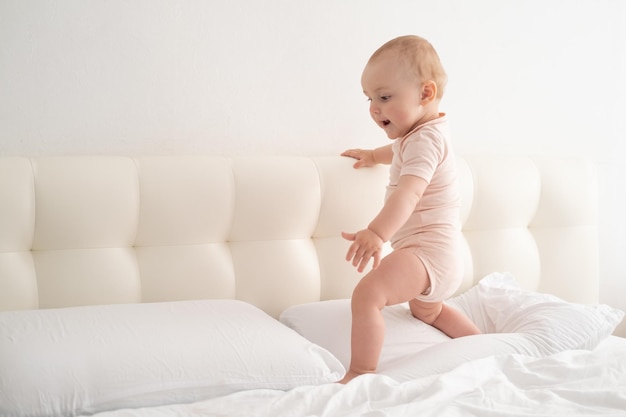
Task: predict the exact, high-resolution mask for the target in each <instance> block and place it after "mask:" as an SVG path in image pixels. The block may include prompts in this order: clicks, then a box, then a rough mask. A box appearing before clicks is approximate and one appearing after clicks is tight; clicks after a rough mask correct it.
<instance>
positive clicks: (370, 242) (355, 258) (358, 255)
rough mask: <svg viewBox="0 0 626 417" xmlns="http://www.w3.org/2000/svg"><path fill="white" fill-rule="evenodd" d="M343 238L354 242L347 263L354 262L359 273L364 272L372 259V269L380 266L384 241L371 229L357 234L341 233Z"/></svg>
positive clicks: (347, 256) (349, 250)
mask: <svg viewBox="0 0 626 417" xmlns="http://www.w3.org/2000/svg"><path fill="white" fill-rule="evenodd" d="M341 236H342V237H343V238H344V239H346V240H349V241H351V242H352V245H350V248H349V249H348V253H347V254H346V261H350V260H351V261H352V265H353V266H355V267H357V270H358V271H359V272H363V270H364V269H365V267H366V266H367V263H368V262H369V260H370V258H372V257H374V264H373V265H372V269H376V268H378V265H380V254H381V251H382V248H383V240H382V239H381V238H380V236H378V235H377V234H376V233H374V232H373V231H371V230H370V229H364V230H361V231H359V232H356V233H346V232H341Z"/></svg>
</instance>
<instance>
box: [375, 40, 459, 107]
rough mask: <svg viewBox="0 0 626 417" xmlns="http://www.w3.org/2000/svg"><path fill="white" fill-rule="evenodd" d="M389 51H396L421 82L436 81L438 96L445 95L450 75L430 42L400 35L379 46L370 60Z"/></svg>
mask: <svg viewBox="0 0 626 417" xmlns="http://www.w3.org/2000/svg"><path fill="white" fill-rule="evenodd" d="M388 52H393V53H395V54H396V56H397V57H398V59H400V60H401V61H402V62H403V63H404V64H406V65H407V67H408V69H409V71H411V72H412V75H413V76H415V77H416V79H418V80H419V81H420V82H422V83H423V82H428V81H432V82H434V83H435V84H436V85H437V98H441V97H442V96H443V91H444V89H445V87H446V82H447V81H448V76H447V75H446V71H445V70H444V69H443V65H442V64H441V60H440V59H439V55H438V54H437V51H435V48H433V46H432V45H431V44H430V42H428V41H427V40H426V39H424V38H421V37H419V36H415V35H407V36H400V37H398V38H395V39H392V40H390V41H389V42H387V43H385V44H384V45H383V46H381V47H380V48H378V49H377V50H376V51H375V52H374V53H373V54H372V56H371V57H370V59H369V61H368V62H372V61H373V60H375V59H376V58H378V57H380V56H381V55H383V54H385V53H388Z"/></svg>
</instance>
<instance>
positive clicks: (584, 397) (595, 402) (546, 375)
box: [96, 345, 626, 417]
mask: <svg viewBox="0 0 626 417" xmlns="http://www.w3.org/2000/svg"><path fill="white" fill-rule="evenodd" d="M623 346H624V345H621V347H616V348H611V349H603V350H600V351H596V352H588V351H567V352H562V353H559V354H556V355H553V356H550V357H547V358H543V359H534V358H530V357H526V356H521V355H507V356H496V357H488V358H484V359H479V360H475V361H472V362H468V363H465V364H463V365H461V366H459V367H457V368H455V369H453V370H452V371H450V372H447V373H444V374H440V375H434V376H430V377H426V378H420V379H416V380H412V381H408V382H404V383H398V382H396V381H394V380H393V379H391V378H390V377H387V376H383V375H364V376H361V377H359V378H356V379H354V380H353V381H352V382H350V383H349V384H348V385H346V386H342V385H339V384H327V385H320V386H308V387H299V388H296V389H293V390H291V391H287V392H283V391H275V390H253V391H243V392H238V393H235V394H231V395H228V396H224V397H219V398H214V399H211V400H208V401H203V402H198V403H194V404H183V405H172V406H163V407H157V408H150V409H136V410H117V411H113V412H105V413H99V414H97V415H96V416H97V417H147V416H149V417H161V416H162V417H173V416H187V417H192V416H193V417H207V416H211V417H231V416H232V417H234V416H237V417H241V416H248V417H257V416H258V417H261V416H262V417H280V416H294V417H295V416H298V417H299V416H320V417H321V416H324V417H326V416H328V417H330V416H332V417H334V416H372V417H373V416H377V417H378V416H417V415H419V416H436V417H441V416H446V417H455V416H463V417H467V416H480V417H490V416H499V417H500V416H533V417H539V416H550V417H554V416H568V417H571V416H621V417H623V416H626V348H624V347H623Z"/></svg>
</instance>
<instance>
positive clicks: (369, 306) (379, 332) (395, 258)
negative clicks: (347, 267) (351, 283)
mask: <svg viewBox="0 0 626 417" xmlns="http://www.w3.org/2000/svg"><path fill="white" fill-rule="evenodd" d="M429 285H430V281H429V279H428V274H427V272H426V269H425V268H424V265H423V264H422V262H421V261H420V260H419V259H418V258H417V257H416V256H415V255H414V254H413V253H412V250H411V249H409V250H404V249H400V250H398V251H394V252H392V253H391V254H390V255H388V256H387V257H386V258H385V259H383V260H382V262H381V264H380V266H379V267H378V268H377V269H375V270H372V271H371V272H369V273H368V274H367V275H366V276H365V277H363V279H362V280H361V281H360V282H359V284H358V285H357V286H356V288H355V289H354V293H353V294H352V336H351V343H352V347H351V353H352V357H351V360H350V370H349V371H348V373H347V374H346V376H345V377H344V378H343V379H342V380H341V381H339V382H341V383H346V382H349V381H350V380H351V379H353V378H354V377H356V376H358V375H361V374H364V373H371V372H375V371H376V367H377V366H378V359H379V357H380V352H381V350H382V346H383V341H384V337H385V323H384V320H383V317H382V314H381V310H382V309H383V307H385V306H387V305H393V304H399V303H403V302H406V301H409V300H410V299H412V298H414V297H415V296H417V295H418V294H421V293H423V292H424V291H425V290H426V288H428V286H429Z"/></svg>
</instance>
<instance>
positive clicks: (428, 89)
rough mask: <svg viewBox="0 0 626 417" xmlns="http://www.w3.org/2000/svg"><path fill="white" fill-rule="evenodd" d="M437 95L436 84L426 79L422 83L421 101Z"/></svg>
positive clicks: (432, 98)
mask: <svg viewBox="0 0 626 417" xmlns="http://www.w3.org/2000/svg"><path fill="white" fill-rule="evenodd" d="M435 97H437V84H435V82H434V81H427V82H425V83H424V84H422V94H421V98H422V101H432V100H434V99H435Z"/></svg>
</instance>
